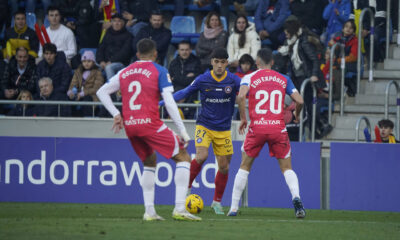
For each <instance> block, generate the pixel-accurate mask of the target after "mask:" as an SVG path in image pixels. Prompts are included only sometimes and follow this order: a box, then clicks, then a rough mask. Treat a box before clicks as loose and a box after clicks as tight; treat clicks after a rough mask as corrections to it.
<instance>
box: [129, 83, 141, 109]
mask: <svg viewBox="0 0 400 240" xmlns="http://www.w3.org/2000/svg"><path fill="white" fill-rule="evenodd" d="M133 87H135V89H136V91H135V92H134V93H133V95H132V97H131V99H129V108H130V109H131V110H140V108H141V107H142V104H137V105H135V104H134V102H135V100H136V98H137V97H138V96H139V94H140V92H141V91H142V85H140V82H138V81H133V82H131V83H130V84H129V87H128V92H130V93H131V92H133Z"/></svg>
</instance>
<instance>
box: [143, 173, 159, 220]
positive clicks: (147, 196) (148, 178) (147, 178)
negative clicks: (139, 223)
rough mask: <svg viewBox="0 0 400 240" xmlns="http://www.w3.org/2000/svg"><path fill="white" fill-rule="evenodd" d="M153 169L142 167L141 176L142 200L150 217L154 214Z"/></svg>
mask: <svg viewBox="0 0 400 240" xmlns="http://www.w3.org/2000/svg"><path fill="white" fill-rule="evenodd" d="M155 172H156V168H155V167H144V168H143V175H142V190H143V200H144V207H145V209H146V213H147V214H148V215H150V216H154V215H155V214H156V210H155V208H154V185H155V179H154V177H155Z"/></svg>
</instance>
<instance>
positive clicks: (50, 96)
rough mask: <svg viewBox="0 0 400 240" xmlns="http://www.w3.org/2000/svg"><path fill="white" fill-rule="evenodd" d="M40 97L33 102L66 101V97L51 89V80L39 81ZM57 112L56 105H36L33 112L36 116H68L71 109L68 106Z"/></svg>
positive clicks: (42, 79)
mask: <svg viewBox="0 0 400 240" xmlns="http://www.w3.org/2000/svg"><path fill="white" fill-rule="evenodd" d="M38 85H39V89H40V95H39V96H38V97H37V98H36V99H35V100H41V101H67V95H66V94H61V93H57V92H55V91H54V88H53V81H52V79H51V78H48V77H44V78H41V79H40V80H39V84H38ZM60 111H61V112H60V113H59V112H58V106H57V105H37V106H36V107H35V108H34V110H33V112H34V115H36V116H47V117H49V116H54V117H56V116H70V115H71V109H70V107H69V106H62V107H60Z"/></svg>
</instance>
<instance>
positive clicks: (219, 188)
mask: <svg viewBox="0 0 400 240" xmlns="http://www.w3.org/2000/svg"><path fill="white" fill-rule="evenodd" d="M227 182H228V173H226V174H223V173H221V172H220V171H218V172H217V176H215V191H214V199H213V200H214V201H216V202H221V199H222V196H223V195H224V192H225V187H226V183H227Z"/></svg>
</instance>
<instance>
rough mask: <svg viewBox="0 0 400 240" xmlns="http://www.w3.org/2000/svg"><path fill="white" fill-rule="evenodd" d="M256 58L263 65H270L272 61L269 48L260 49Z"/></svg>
mask: <svg viewBox="0 0 400 240" xmlns="http://www.w3.org/2000/svg"><path fill="white" fill-rule="evenodd" d="M257 57H259V58H260V59H261V60H262V61H263V62H264V64H270V63H271V61H272V57H273V56H272V51H271V49H269V48H261V49H260V50H258V52H257Z"/></svg>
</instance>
